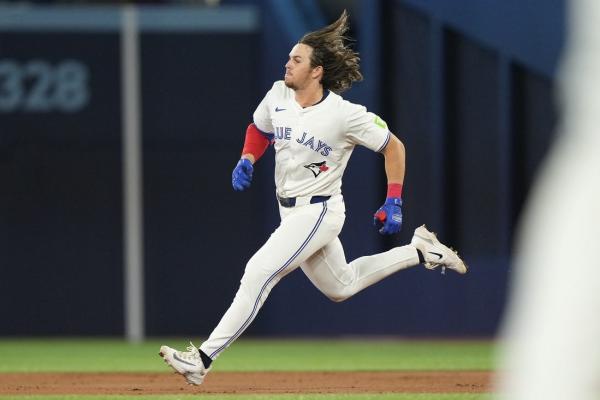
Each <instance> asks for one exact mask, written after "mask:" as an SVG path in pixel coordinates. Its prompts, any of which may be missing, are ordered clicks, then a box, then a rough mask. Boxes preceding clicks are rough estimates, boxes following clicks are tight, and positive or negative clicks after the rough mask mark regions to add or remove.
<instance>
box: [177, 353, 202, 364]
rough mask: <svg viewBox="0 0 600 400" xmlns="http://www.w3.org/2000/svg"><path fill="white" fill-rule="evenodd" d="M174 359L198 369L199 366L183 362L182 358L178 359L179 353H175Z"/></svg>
mask: <svg viewBox="0 0 600 400" xmlns="http://www.w3.org/2000/svg"><path fill="white" fill-rule="evenodd" d="M173 358H174V359H176V360H177V361H179V362H182V363H184V364H187V365H191V366H192V367H197V365H195V364H192V363H191V362H187V361H185V360H182V359H181V358H179V357H177V353H173Z"/></svg>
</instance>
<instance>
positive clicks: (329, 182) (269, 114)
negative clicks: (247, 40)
mask: <svg viewBox="0 0 600 400" xmlns="http://www.w3.org/2000/svg"><path fill="white" fill-rule="evenodd" d="M326 94H327V95H326V96H325V98H324V99H323V100H322V101H320V102H319V103H317V104H315V105H313V106H310V107H305V108H302V107H301V106H300V105H299V104H298V103H297V102H296V100H295V97H294V91H293V90H292V89H290V88H288V87H287V86H285V83H284V82H283V81H277V82H275V83H274V84H273V87H272V88H271V90H269V92H268V93H267V95H266V96H265V98H264V99H263V100H262V101H261V103H260V104H259V105H258V107H257V109H256V111H255V112H254V124H255V125H256V127H257V128H258V129H260V130H261V131H262V132H264V133H268V134H273V136H274V140H275V144H274V147H275V152H276V156H275V184H276V186H277V195H278V196H280V197H302V196H316V195H320V196H332V195H336V194H339V193H341V187H342V175H343V174H344V170H345V169H346V165H347V163H348V159H349V158H350V155H351V154H352V150H353V149H354V146H355V145H357V144H360V145H363V146H365V147H367V148H369V149H371V150H374V151H381V150H383V149H384V148H385V146H386V145H387V143H388V141H389V140H390V135H391V134H390V131H389V130H388V128H387V125H386V123H385V122H384V121H383V120H382V119H381V118H379V117H378V116H377V115H375V114H373V113H370V112H367V109H366V108H365V107H363V106H361V105H357V104H353V103H351V102H349V101H347V100H344V99H343V98H342V97H341V96H339V95H337V94H335V93H333V92H329V93H326Z"/></svg>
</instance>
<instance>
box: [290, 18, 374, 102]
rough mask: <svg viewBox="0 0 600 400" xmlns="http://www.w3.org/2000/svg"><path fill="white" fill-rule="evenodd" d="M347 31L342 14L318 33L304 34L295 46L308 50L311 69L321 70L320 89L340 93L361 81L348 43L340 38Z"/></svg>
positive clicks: (357, 58)
mask: <svg viewBox="0 0 600 400" xmlns="http://www.w3.org/2000/svg"><path fill="white" fill-rule="evenodd" d="M347 30H348V13H347V12H346V10H344V12H343V13H342V15H341V16H340V17H339V18H338V20H337V21H335V22H334V23H332V24H331V25H328V26H326V27H325V28H322V29H319V30H318V31H314V32H310V33H307V34H306V35H304V36H303V37H302V39H300V41H299V42H298V43H301V44H305V45H307V46H310V47H312V49H313V53H312V56H311V60H310V64H311V67H313V68H315V67H318V66H319V65H320V66H322V67H323V77H322V78H321V84H322V85H323V88H324V89H328V90H331V91H332V92H335V93H341V92H343V91H344V90H346V89H349V88H350V87H351V86H352V83H353V82H357V81H362V79H363V76H362V74H361V73H360V65H359V62H360V57H358V53H357V52H355V51H353V50H352V49H351V48H350V47H348V46H347V45H346V44H345V43H344V42H345V41H348V40H350V38H348V37H347V36H344V34H345V33H346V31H347Z"/></svg>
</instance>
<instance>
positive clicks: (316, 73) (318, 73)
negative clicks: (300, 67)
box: [311, 65, 323, 79]
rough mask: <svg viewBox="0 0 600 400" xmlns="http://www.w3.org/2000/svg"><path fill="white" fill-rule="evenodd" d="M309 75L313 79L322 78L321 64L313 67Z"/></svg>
mask: <svg viewBox="0 0 600 400" xmlns="http://www.w3.org/2000/svg"><path fill="white" fill-rule="evenodd" d="M311 75H312V77H313V78H314V79H317V78H322V77H323V66H322V65H319V66H316V67H314V68H313V70H312V74H311Z"/></svg>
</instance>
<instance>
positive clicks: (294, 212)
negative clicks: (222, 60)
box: [159, 11, 467, 385]
mask: <svg viewBox="0 0 600 400" xmlns="http://www.w3.org/2000/svg"><path fill="white" fill-rule="evenodd" d="M347 19H348V15H347V14H346V12H345V11H344V13H343V14H342V15H341V17H340V18H339V19H338V20H337V21H336V22H334V23H333V24H331V25H329V26H327V27H325V28H323V29H321V30H318V31H315V32H311V33H308V34H306V35H304V37H302V39H301V40H300V41H299V42H298V43H297V44H296V45H295V46H294V47H293V48H292V50H291V52H290V54H289V60H288V62H287V63H286V64H285V76H284V80H283V81H277V82H275V83H274V84H273V87H272V88H271V90H269V92H268V93H267V94H266V96H265V97H264V99H263V100H262V101H261V103H260V104H259V105H258V108H257V109H256V111H255V112H254V122H253V123H252V124H250V125H249V126H248V128H247V130H246V138H245V143H244V147H243V150H242V156H241V159H240V160H239V162H238V163H237V165H236V167H235V169H234V170H233V174H232V185H233V188H234V190H236V191H243V190H246V189H248V188H249V187H250V184H251V182H252V171H253V169H254V164H255V163H256V161H258V160H259V158H260V157H261V156H262V155H263V153H264V152H265V150H266V149H267V147H268V146H269V145H270V144H273V145H274V147H275V161H276V166H275V183H276V187H277V189H276V195H277V200H278V202H279V212H280V216H281V224H280V225H279V226H278V227H277V229H275V231H274V232H273V233H272V235H271V236H270V237H269V239H268V240H267V241H266V243H265V244H264V245H263V246H262V247H261V248H260V249H259V250H258V251H257V252H256V254H254V255H253V256H252V257H251V258H250V260H249V261H248V263H247V265H246V269H245V271H244V275H243V277H242V279H241V284H240V288H239V290H238V292H237V294H236V295H235V298H234V300H233V302H232V304H231V306H230V307H229V309H228V310H227V312H225V315H223V317H222V319H221V321H220V322H219V324H218V325H217V327H216V328H215V329H214V330H213V332H212V333H211V335H210V337H209V338H208V339H207V340H206V341H205V342H204V343H202V345H201V346H200V348H196V347H195V346H194V345H193V344H191V343H190V344H191V346H189V347H188V348H187V351H178V350H176V349H173V348H171V347H168V346H161V348H160V353H159V354H160V356H161V357H162V358H163V359H164V361H165V362H166V363H167V364H169V365H170V366H171V367H172V368H173V369H174V370H175V371H176V372H177V373H179V374H181V375H183V376H184V377H185V379H186V380H187V382H188V383H190V384H193V385H199V384H201V383H202V381H203V380H204V377H205V376H206V374H207V373H208V371H210V368H211V364H212V362H213V361H214V360H215V359H216V358H217V357H218V356H219V354H221V352H222V351H223V350H225V349H226V348H227V347H228V346H229V345H231V343H233V341H234V340H236V339H237V338H238V337H239V336H240V335H241V334H242V333H243V332H244V330H245V329H246V328H247V327H248V326H249V325H250V324H251V323H252V321H253V320H254V318H256V315H257V313H258V311H259V310H260V308H261V306H262V305H263V303H264V302H265V300H266V299H267V296H268V295H269V292H270V291H271V289H272V288H273V287H274V286H275V285H276V284H277V283H278V282H279V281H280V280H281V279H282V278H283V277H284V276H286V275H287V274H289V273H290V272H292V271H293V270H295V269H296V268H298V267H300V268H301V269H302V271H303V272H304V273H305V274H306V276H307V277H308V278H309V279H310V281H311V282H312V283H313V284H314V285H315V286H316V287H317V288H318V289H319V290H320V291H321V292H323V294H325V295H326V296H327V297H328V298H330V299H331V300H333V301H336V302H339V301H344V300H346V299H348V298H349V297H351V296H353V295H355V294H356V293H358V292H360V291H361V290H363V289H364V288H366V287H369V286H371V285H373V284H374V283H376V282H378V281H380V280H382V279H383V278H385V277H387V276H389V275H391V274H393V273H394V272H397V271H400V270H402V269H406V268H409V267H412V266H415V265H418V264H424V265H425V266H426V267H427V268H429V269H434V268H437V267H442V268H446V267H447V268H449V269H452V270H454V271H456V272H458V273H459V274H464V273H466V272H467V267H466V265H465V263H464V262H463V261H462V260H461V259H460V258H459V257H458V255H457V254H456V253H455V252H454V251H452V250H451V249H449V248H448V247H446V246H445V245H443V244H442V243H440V242H439V241H438V239H437V238H436V236H435V234H433V233H432V232H429V231H428V230H427V229H426V228H425V226H421V227H419V228H417V229H416V230H415V233H414V236H413V238H412V241H411V243H410V244H409V245H406V246H402V247H396V248H394V249H392V250H389V251H387V252H384V253H380V254H375V255H371V256H367V257H361V258H358V259H356V260H354V261H352V262H350V263H348V262H347V261H346V257H345V256H344V249H343V247H342V244H341V243H340V240H339V239H338V235H339V233H340V231H341V230H342V226H343V225H344V219H345V208H344V200H343V197H342V191H341V186H342V175H343V173H344V170H345V168H346V164H347V163H348V159H349V158H350V155H351V154H352V151H353V149H354V147H355V146H356V145H362V146H365V147H367V148H369V149H371V150H373V151H376V152H379V153H382V154H383V156H384V157H385V172H386V175H387V181H388V191H387V198H386V200H385V202H384V204H383V205H382V206H381V207H380V208H379V209H378V210H377V212H376V213H375V215H374V222H375V223H376V224H377V225H379V226H380V229H379V232H380V233H382V234H394V233H397V232H398V231H399V230H400V227H401V225H402V212H401V207H402V199H401V194H402V183H403V181H404V163H405V151H404V145H403V144H402V142H400V140H398V138H397V137H396V136H395V135H393V134H392V133H391V132H390V131H389V130H388V128H387V125H386V123H385V122H384V121H383V120H382V119H381V118H379V117H378V116H377V115H375V114H373V113H370V112H367V110H366V109H365V107H363V106H360V105H357V104H352V103H350V102H349V101H347V100H344V99H343V98H342V97H341V96H340V95H339V94H338V93H340V92H342V91H344V90H345V89H348V88H350V86H351V85H352V83H353V82H356V81H360V80H362V75H361V73H360V71H359V57H358V54H357V53H355V52H354V51H353V50H352V49H350V48H349V47H347V46H346V44H345V40H346V39H347V38H346V37H345V36H344V33H345V32H346V31H347V29H348V25H347Z"/></svg>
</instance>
